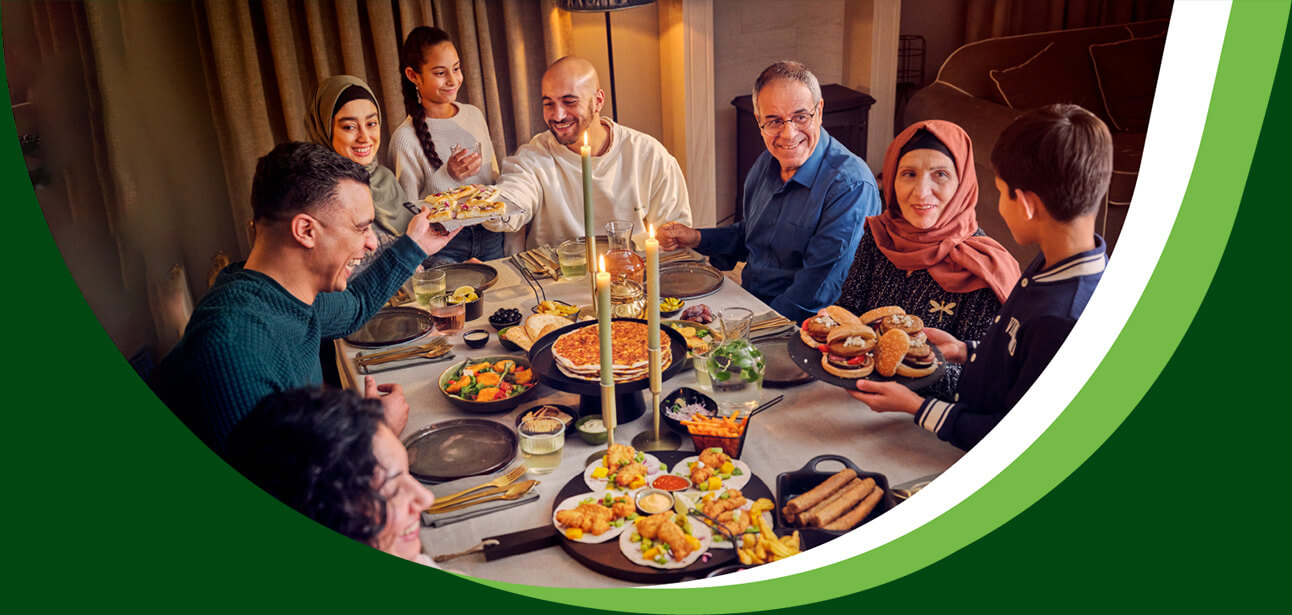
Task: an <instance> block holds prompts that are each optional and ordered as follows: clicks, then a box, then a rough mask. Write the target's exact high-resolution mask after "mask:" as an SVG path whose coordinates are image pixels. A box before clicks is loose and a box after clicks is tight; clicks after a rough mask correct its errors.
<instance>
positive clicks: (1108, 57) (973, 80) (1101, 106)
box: [903, 19, 1167, 265]
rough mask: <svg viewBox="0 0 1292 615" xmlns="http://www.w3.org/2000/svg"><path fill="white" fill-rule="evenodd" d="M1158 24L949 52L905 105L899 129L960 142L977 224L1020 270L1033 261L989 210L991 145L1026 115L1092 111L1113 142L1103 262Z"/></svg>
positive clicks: (1157, 57)
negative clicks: (957, 137)
mask: <svg viewBox="0 0 1292 615" xmlns="http://www.w3.org/2000/svg"><path fill="white" fill-rule="evenodd" d="M1166 26H1167V20H1165V19H1160V20H1154V21H1142V22H1137V23H1131V24H1123V25H1115V26H1100V27H1096V28H1082V29H1076V30H1061V31H1055V32H1043V33H1040V34H1026V35H1021V36H1006V37H1001V38H993V39H987V40H983V41H978V42H976V43H970V44H968V45H965V46H963V47H961V48H959V49H957V50H956V51H954V52H952V54H951V56H950V57H948V58H947V60H946V62H944V63H943V64H942V68H941V69H940V70H939V71H938V78H937V80H936V81H934V82H933V84H931V85H929V86H928V87H926V88H923V89H921V90H920V91H919V92H917V93H916V94H915V95H914V96H913V97H912V98H911V100H910V102H909V103H908V104H907V106H906V111H905V113H904V115H903V120H904V122H905V125H909V124H911V123H912V122H917V121H920V120H926V119H941V120H948V121H952V122H955V123H957V124H959V125H960V126H961V127H963V128H964V129H965V131H966V132H968V133H969V137H970V138H971V139H973V144H974V162H975V166H976V167H977V172H978V222H979V224H980V225H981V226H982V228H983V230H985V231H986V232H987V234H988V235H991V236H992V237H993V238H995V239H996V240H998V241H1000V242H1001V244H1003V245H1004V246H1005V247H1006V248H1007V249H1008V250H1009V251H1010V252H1011V253H1012V254H1013V255H1014V256H1015V258H1017V259H1018V260H1019V262H1021V263H1022V264H1023V265H1026V264H1027V263H1028V262H1030V261H1031V260H1032V258H1033V257H1035V256H1036V254H1037V253H1038V251H1039V250H1038V249H1037V248H1036V247H1035V246H1028V247H1026V248H1024V247H1021V246H1019V245H1018V244H1017V243H1015V242H1014V240H1013V237H1011V236H1010V234H1009V229H1008V228H1007V227H1006V226H1005V222H1004V221H1003V220H1002V219H1001V218H1000V214H999V213H997V211H996V201H997V198H998V197H999V193H998V192H997V191H996V185H995V178H996V176H995V174H994V173H993V172H992V170H991V150H992V148H993V147H994V146H995V144H996V138H997V137H998V136H999V135H1000V132H1001V130H1003V129H1004V128H1005V126H1007V125H1008V124H1009V123H1010V122H1011V121H1013V120H1014V118H1016V117H1018V115H1020V114H1021V113H1022V112H1023V111H1026V110H1027V109H1030V108H1033V107H1038V106H1042V105H1046V104H1052V103H1058V102H1070V103H1075V104H1079V105H1081V106H1083V107H1085V108H1087V109H1089V110H1090V111H1092V112H1094V113H1095V114H1096V115H1098V116H1099V117H1100V118H1101V119H1103V120H1104V122H1105V123H1107V124H1108V127H1109V129H1110V130H1111V131H1112V135H1113V150H1114V151H1113V179H1112V185H1111V186H1110V188H1109V191H1108V197H1107V199H1106V200H1105V203H1104V206H1103V207H1102V208H1101V211H1100V212H1099V219H1098V222H1097V224H1098V226H1097V228H1098V230H1099V233H1100V234H1101V235H1103V236H1104V238H1105V239H1106V240H1107V242H1108V249H1109V251H1110V253H1111V250H1112V249H1113V246H1115V245H1116V243H1117V236H1118V235H1119V234H1120V232H1121V228H1122V224H1123V223H1124V222H1125V220H1126V212H1127V210H1128V208H1129V207H1130V202H1131V195H1132V193H1133V192H1134V190H1135V180H1136V178H1137V176H1138V173H1139V163H1140V155H1141V154H1142V153H1143V150H1144V135H1145V132H1146V130H1147V126H1148V110H1149V108H1150V107H1151V106H1152V100H1153V89H1154V86H1155V85H1156V82H1157V70H1158V66H1159V65H1160V64H1161V60H1162V44H1163V42H1164V41H1165V38H1166V37H1165V33H1166Z"/></svg>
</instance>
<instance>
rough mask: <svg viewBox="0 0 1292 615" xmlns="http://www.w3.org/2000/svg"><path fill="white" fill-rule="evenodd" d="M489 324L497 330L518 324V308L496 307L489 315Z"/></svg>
mask: <svg viewBox="0 0 1292 615" xmlns="http://www.w3.org/2000/svg"><path fill="white" fill-rule="evenodd" d="M489 324H490V326H492V327H493V328H494V329H497V330H499V331H501V330H503V329H506V328H507V327H514V326H516V325H518V324H520V310H518V309H515V308H498V311H496V312H494V313H493V314H490V315H489Z"/></svg>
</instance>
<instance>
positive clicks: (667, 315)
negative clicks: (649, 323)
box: [659, 297, 686, 318]
mask: <svg viewBox="0 0 1292 615" xmlns="http://www.w3.org/2000/svg"><path fill="white" fill-rule="evenodd" d="M664 299H668V297H665V298H664ZM664 299H660V302H659V303H660V305H659V316H660V318H673V317H674V316H677V315H678V314H680V313H681V312H682V308H685V307H686V302H685V301H682V302H681V305H679V306H677V309H676V310H665V309H664Z"/></svg>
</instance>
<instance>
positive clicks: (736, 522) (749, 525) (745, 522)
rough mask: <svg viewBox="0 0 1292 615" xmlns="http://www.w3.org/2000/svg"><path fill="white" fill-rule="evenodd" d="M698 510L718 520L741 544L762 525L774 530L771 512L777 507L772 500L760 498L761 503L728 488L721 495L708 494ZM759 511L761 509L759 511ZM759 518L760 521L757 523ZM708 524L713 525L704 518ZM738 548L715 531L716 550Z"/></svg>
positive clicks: (702, 499) (699, 503)
mask: <svg viewBox="0 0 1292 615" xmlns="http://www.w3.org/2000/svg"><path fill="white" fill-rule="evenodd" d="M695 508H696V509H697V510H699V511H700V512H702V513H704V514H706V515H709V516H710V517H713V518H714V519H717V520H718V523H720V524H721V525H722V527H723V528H724V529H726V530H727V532H729V533H730V534H731V535H732V536H733V537H735V539H736V541H737V542H740V541H741V537H742V536H744V535H745V534H748V533H755V532H758V531H759V528H760V527H762V525H764V524H765V525H767V527H769V528H770V527H773V525H772V524H773V523H775V521H773V519H772V513H771V511H772V510H773V509H775V508H776V505H775V504H774V503H772V501H771V500H770V499H768V498H760V499H758V500H757V501H755V500H752V499H750V498H747V497H745V496H744V494H742V493H741V492H740V490H739V489H726V490H723V491H721V492H719V491H711V492H709V493H706V494H704V495H703V496H701V497H700V498H699V499H698V500H697V501H696V502H695ZM755 508H757V510H755ZM755 517H758V520H755ZM701 521H702V522H703V523H704V524H706V525H710V526H711V525H713V523H712V522H711V521H709V520H707V519H701ZM735 547H736V545H734V544H732V543H731V541H729V540H727V537H726V536H725V535H724V534H723V533H722V530H718V529H714V530H713V548H715V549H732V548H735Z"/></svg>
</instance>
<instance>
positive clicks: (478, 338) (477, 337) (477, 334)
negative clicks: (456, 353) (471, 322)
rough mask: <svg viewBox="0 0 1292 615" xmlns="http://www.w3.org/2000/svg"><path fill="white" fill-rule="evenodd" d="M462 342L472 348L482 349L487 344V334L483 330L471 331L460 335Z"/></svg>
mask: <svg viewBox="0 0 1292 615" xmlns="http://www.w3.org/2000/svg"><path fill="white" fill-rule="evenodd" d="M462 341H464V342H466V343H467V346H470V347H472V348H483V347H484V345H485V344H488V343H489V332H488V331H486V330H484V329H472V330H470V331H467V332H466V333H463V334H462Z"/></svg>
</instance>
